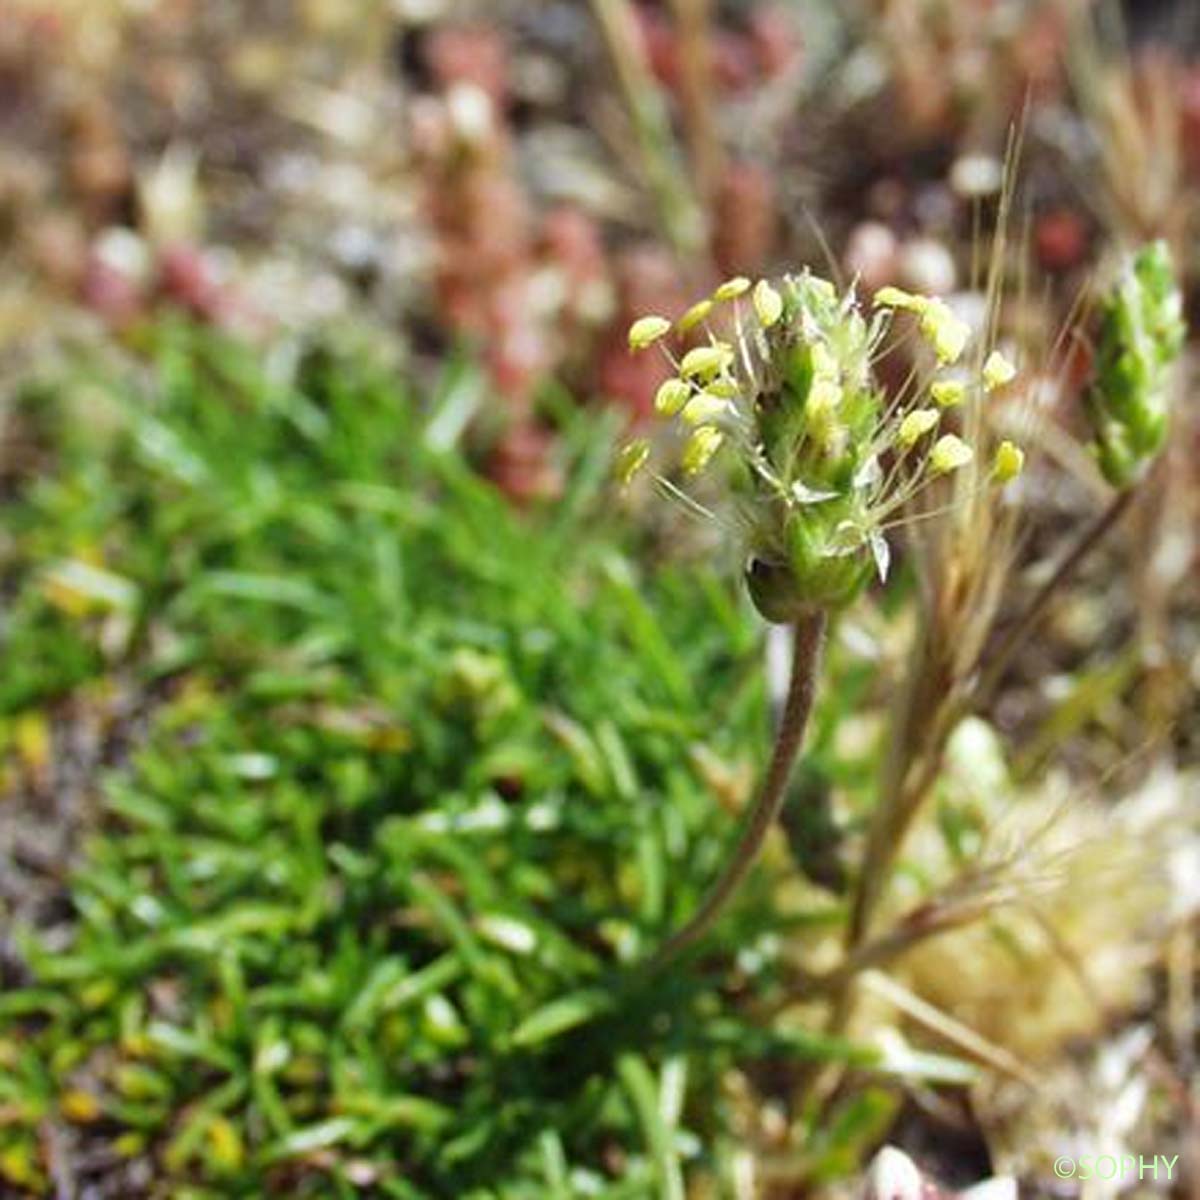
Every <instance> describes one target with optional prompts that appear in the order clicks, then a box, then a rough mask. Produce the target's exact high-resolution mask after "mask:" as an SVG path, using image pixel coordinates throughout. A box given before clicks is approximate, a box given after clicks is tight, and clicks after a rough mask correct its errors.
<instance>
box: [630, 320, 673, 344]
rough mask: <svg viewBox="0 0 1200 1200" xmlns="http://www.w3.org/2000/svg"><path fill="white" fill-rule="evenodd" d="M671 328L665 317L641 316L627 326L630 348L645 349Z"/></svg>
mask: <svg viewBox="0 0 1200 1200" xmlns="http://www.w3.org/2000/svg"><path fill="white" fill-rule="evenodd" d="M670 330H671V322H670V321H668V320H667V319H666V317H653V316H651V317H642V318H640V319H639V320H637V321H634V323H633V324H632V325H630V327H629V348H630V350H645V348H646V347H647V346H652V345H653V344H654V343H655V342H657V341H658V339H659V338H661V337H664V336H665V335H666V334H668V333H669V332H670Z"/></svg>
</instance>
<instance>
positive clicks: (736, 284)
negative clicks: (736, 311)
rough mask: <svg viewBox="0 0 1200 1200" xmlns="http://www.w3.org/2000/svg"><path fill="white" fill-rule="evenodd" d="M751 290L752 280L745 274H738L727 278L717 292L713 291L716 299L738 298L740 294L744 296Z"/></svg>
mask: <svg viewBox="0 0 1200 1200" xmlns="http://www.w3.org/2000/svg"><path fill="white" fill-rule="evenodd" d="M749 290H750V280H748V279H747V278H746V277H745V276H743V275H737V276H735V277H734V278H733V279H727V280H725V282H724V283H723V284H721V286H720V287H719V288H717V290H716V291H715V292H713V299H714V300H718V301H720V300H736V299H737V298H738V297H739V296H744V295H745V294H746V293H747V292H748V291H749Z"/></svg>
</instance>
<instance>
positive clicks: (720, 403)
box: [683, 392, 729, 425]
mask: <svg viewBox="0 0 1200 1200" xmlns="http://www.w3.org/2000/svg"><path fill="white" fill-rule="evenodd" d="M728 411H729V401H728V400H722V399H721V398H720V397H719V396H714V395H712V394H711V393H710V392H697V393H696V394H695V395H694V396H693V397H692V398H691V399H690V400H689V401H688V402H687V406H686V407H685V408H684V410H683V419H684V420H685V421H686V422H687V423H688V424H689V425H711V424H712V422H713V421H716V420H719V419H720V418H721V417H723V416H724V415H725V414H726V413H727V412H728Z"/></svg>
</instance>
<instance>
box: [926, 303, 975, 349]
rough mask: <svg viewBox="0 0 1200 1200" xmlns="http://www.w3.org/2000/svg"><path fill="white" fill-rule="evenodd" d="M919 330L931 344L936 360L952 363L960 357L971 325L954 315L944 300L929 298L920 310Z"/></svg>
mask: <svg viewBox="0 0 1200 1200" xmlns="http://www.w3.org/2000/svg"><path fill="white" fill-rule="evenodd" d="M921 332H922V333H923V334H924V335H925V337H926V338H927V339H928V340H929V342H930V344H931V345H932V346H933V352H934V353H935V354H936V355H937V357H938V362H941V363H953V362H957V361H958V360H959V358H960V357H962V352H963V350H965V349H966V346H967V341H968V340H969V338H970V336H971V327H970V326H969V325H968V324H967V323H966V321H964V320H962V319H961V318H960V317H957V316H955V314H954V312H953V311H952V310H951V308H950V306H949V305H948V304H947V303H946V302H945V301H944V300H929V301H927V302H926V304H925V307H924V308H923V310H922V311H921Z"/></svg>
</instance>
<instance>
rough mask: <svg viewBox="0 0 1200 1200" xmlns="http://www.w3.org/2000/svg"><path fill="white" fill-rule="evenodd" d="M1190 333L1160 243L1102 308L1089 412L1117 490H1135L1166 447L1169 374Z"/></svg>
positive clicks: (1099, 453) (1143, 254) (1144, 253)
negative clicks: (1163, 447) (1187, 334)
mask: <svg viewBox="0 0 1200 1200" xmlns="http://www.w3.org/2000/svg"><path fill="white" fill-rule="evenodd" d="M1185 333H1186V327H1185V325H1184V322H1183V299H1182V296H1181V295H1180V292H1179V287H1178V284H1177V283H1176V281H1175V273H1174V268H1173V266H1172V263H1171V255H1170V252H1169V251H1168V249H1167V247H1166V244H1165V243H1164V242H1154V243H1153V244H1151V245H1149V246H1145V247H1143V248H1142V249H1141V250H1140V251H1138V253H1137V254H1136V255H1135V256H1134V258H1133V259H1132V260H1131V261H1130V262H1129V263H1128V265H1127V266H1126V268H1125V270H1124V271H1123V272H1122V275H1121V278H1120V279H1119V280H1118V282H1117V283H1116V285H1115V286H1114V287H1113V289H1112V291H1111V292H1110V293H1109V294H1108V295H1107V296H1106V297H1105V299H1104V301H1103V305H1102V308H1101V317H1100V333H1099V337H1098V339H1097V343H1096V375H1095V382H1094V383H1093V385H1092V387H1091V390H1090V391H1089V393H1088V397H1087V410H1088V416H1089V417H1090V419H1091V422H1092V426H1093V428H1094V430H1095V435H1096V442H1095V447H1094V448H1095V453H1096V459H1097V461H1098V463H1099V465H1100V469H1101V471H1102V472H1103V473H1104V477H1105V478H1106V479H1107V480H1108V481H1109V483H1111V484H1112V485H1113V486H1114V487H1118V488H1125V487H1128V486H1129V485H1130V484H1131V483H1133V482H1134V480H1135V479H1136V478H1137V476H1138V475H1139V474H1140V473H1141V472H1142V470H1143V469H1144V467H1145V466H1146V464H1147V463H1148V462H1149V460H1150V459H1152V458H1153V457H1154V456H1155V455H1156V454H1157V453H1158V451H1159V450H1160V449H1162V445H1163V442H1164V440H1165V438H1166V433H1167V422H1168V417H1169V407H1170V369H1171V366H1172V364H1173V363H1174V361H1175V360H1176V358H1178V356H1179V352H1180V350H1181V349H1182V347H1183V341H1184V336H1185Z"/></svg>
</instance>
